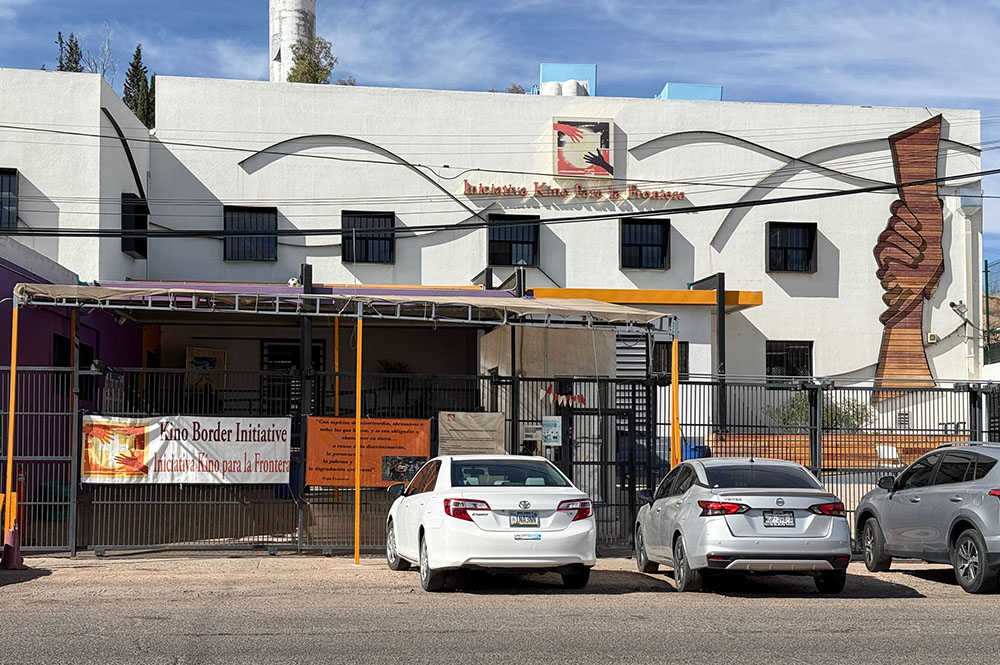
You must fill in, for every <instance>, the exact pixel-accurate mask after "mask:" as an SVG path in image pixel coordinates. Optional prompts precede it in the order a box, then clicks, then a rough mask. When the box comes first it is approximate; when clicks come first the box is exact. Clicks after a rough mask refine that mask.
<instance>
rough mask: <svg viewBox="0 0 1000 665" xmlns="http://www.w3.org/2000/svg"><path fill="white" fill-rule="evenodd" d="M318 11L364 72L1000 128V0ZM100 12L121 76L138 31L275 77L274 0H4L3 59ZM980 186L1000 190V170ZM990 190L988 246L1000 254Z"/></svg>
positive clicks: (178, 51) (992, 157) (518, 3)
mask: <svg viewBox="0 0 1000 665" xmlns="http://www.w3.org/2000/svg"><path fill="white" fill-rule="evenodd" d="M317 13H318V32H319V33H320V34H321V35H322V36H324V37H326V38H327V39H329V40H330V41H331V42H332V44H333V52H334V54H335V55H337V56H338V57H339V58H340V64H339V65H338V67H337V70H336V72H335V76H341V77H343V76H348V75H353V76H354V77H355V78H356V79H357V81H358V83H359V84H361V85H392V86H404V87H426V88H443V89H462V90H487V89H489V88H491V87H493V88H500V89H502V88H504V87H506V85H507V84H509V83H511V82H518V83H522V84H524V85H525V86H526V87H527V86H528V85H530V84H531V83H532V82H534V81H537V78H538V63H540V62H588V63H597V65H598V77H599V89H600V93H601V95H612V96H619V95H620V96H637V97H650V96H652V95H654V94H656V93H657V92H658V91H659V90H660V88H661V87H662V86H663V83H665V82H666V81H677V82H692V83H718V84H722V85H723V86H724V99H727V100H732V101H773V102H803V103H810V102H821V103H835V104H871V105H902V106H941V107H952V108H977V109H980V110H981V111H982V115H983V133H982V140H983V141H984V142H988V141H997V140H1000V86H998V84H997V80H996V75H995V74H994V67H995V64H994V63H995V62H997V60H998V58H997V55H998V54H1000V47H998V45H997V43H998V40H997V35H998V34H1000V1H992V0H990V1H987V0H975V1H966V2H941V1H940V0H939V1H938V2H924V1H922V0H908V1H897V0H877V1H875V2H870V1H869V2H860V1H854V0H845V1H842V2H823V1H819V0H817V1H802V2H777V1H763V0H746V1H742V2H737V1H733V2H722V1H718V2H713V1H711V0H701V1H689V2H684V1H674V2H666V1H663V2H632V1H628V0H621V1H613V0H575V2H572V3H568V2H548V1H543V0H509V1H504V0H500V1H499V2H476V1H474V0H464V1H461V2H448V1H444V0H416V1H414V0H371V1H367V2H364V1H362V2H358V1H354V2H345V1H344V0H318V2H317ZM104 23H107V24H108V25H109V26H110V27H111V30H112V33H113V45H114V48H115V51H116V54H117V56H118V62H119V71H120V73H119V74H118V77H117V80H116V81H115V84H116V88H118V89H119V90H120V88H121V80H122V76H123V73H124V70H125V68H126V67H127V66H128V62H129V59H130V57H131V53H132V50H133V49H134V48H135V45H136V43H142V45H143V50H144V52H145V62H146V65H147V66H148V68H149V69H150V71H152V72H157V73H160V74H172V75H187V76H213V77H224V78H249V79H265V78H267V44H268V35H267V1H266V0H200V1H194V0H172V1H170V2H163V1H161V0H140V1H138V2H137V1H135V0H133V1H132V2H124V1H120V0H85V1H84V0H80V1H77V0H72V1H70V0H62V1H59V0H47V1H46V2H42V1H41V0H0V66H2V67H26V68H38V67H40V66H41V65H42V64H45V65H46V67H47V68H50V69H51V68H54V67H55V56H56V49H55V46H54V44H53V41H54V39H55V36H56V31H58V30H62V31H63V33H64V34H68V33H69V32H75V33H76V34H77V35H78V36H80V37H81V38H82V41H83V43H84V48H85V49H89V50H90V51H92V52H93V51H96V50H97V48H98V45H99V42H100V40H101V38H102V37H103V33H104V28H103V24H104ZM0 93H2V91H0ZM998 167H1000V155H997V154H996V151H990V150H988V151H986V152H984V154H983V168H984V169H989V168H998ZM984 190H985V193H986V194H987V195H998V194H1000V176H998V177H993V178H988V179H986V180H985V181H984ZM991 203H992V202H991V201H990V200H986V201H985V204H986V205H985V206H984V208H985V211H986V212H985V220H986V230H987V235H986V238H985V246H986V247H985V252H986V255H987V258H991V259H1000V215H998V214H994V212H993V208H994V207H997V208H998V209H1000V200H998V201H997V205H996V206H993V205H991Z"/></svg>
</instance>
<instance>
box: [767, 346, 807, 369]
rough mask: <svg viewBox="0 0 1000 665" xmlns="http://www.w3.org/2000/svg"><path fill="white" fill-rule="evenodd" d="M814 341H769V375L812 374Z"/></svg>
mask: <svg viewBox="0 0 1000 665" xmlns="http://www.w3.org/2000/svg"><path fill="white" fill-rule="evenodd" d="M812 349H813V343H812V342H785V341H773V340H768V341H767V350H766V351H767V352H766V356H767V375H768V376H812V373H813V369H812Z"/></svg>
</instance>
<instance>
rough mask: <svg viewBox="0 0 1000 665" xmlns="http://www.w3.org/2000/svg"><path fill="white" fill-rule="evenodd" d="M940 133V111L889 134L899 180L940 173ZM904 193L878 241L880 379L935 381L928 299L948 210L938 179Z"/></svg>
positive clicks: (939, 265) (893, 383) (937, 274)
mask: <svg viewBox="0 0 1000 665" xmlns="http://www.w3.org/2000/svg"><path fill="white" fill-rule="evenodd" d="M940 136H941V116H940V115H938V116H935V117H933V118H931V119H930V120H927V121H925V122H922V123H920V124H919V125H916V126H914V127H911V128H910V129H907V130H904V131H902V132H899V133H898V134H894V135H892V136H890V137H889V147H890V149H891V151H892V162H893V166H894V168H895V172H896V182H897V183H898V184H900V185H902V184H903V183H907V182H915V181H920V180H927V179H932V178H936V177H937V165H938V142H939V139H940ZM899 195H900V198H899V199H898V200H897V201H894V202H893V203H892V205H891V206H890V207H889V211H890V213H891V217H889V224H888V226H887V227H886V229H885V230H884V231H883V232H882V233H881V234H880V235H879V237H878V244H876V245H875V261H876V262H877V263H878V270H877V271H876V273H875V274H876V275H877V276H878V278H879V280H880V281H881V283H882V288H883V289H884V290H885V295H883V296H882V301H883V302H884V303H885V304H886V310H885V312H883V313H882V315H881V317H879V320H880V321H881V322H882V325H883V326H884V330H883V332H882V347H881V349H880V350H879V358H878V368H877V369H876V371H875V378H876V385H878V386H880V387H883V386H889V387H899V386H933V385H934V380H933V377H932V375H931V370H930V367H929V366H928V364H927V355H926V353H925V352H924V343H923V337H924V333H923V318H924V301H925V300H928V299H930V297H931V296H932V295H933V294H934V291H935V290H937V286H938V282H939V281H940V279H941V274H942V273H943V272H944V252H943V250H942V247H941V236H942V233H943V232H944V214H943V211H942V205H941V199H940V198H939V197H938V186H937V183H928V184H924V185H915V186H911V187H900V188H899ZM889 396H890V395H888V394H887V395H884V397H889Z"/></svg>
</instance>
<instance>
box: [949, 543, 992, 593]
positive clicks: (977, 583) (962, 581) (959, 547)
mask: <svg viewBox="0 0 1000 665" xmlns="http://www.w3.org/2000/svg"><path fill="white" fill-rule="evenodd" d="M951 563H952V566H954V568H955V579H956V580H957V581H958V583H959V585H961V587H962V588H963V589H965V590H966V591H967V592H968V593H990V592H992V591H995V590H996V588H997V570H996V569H995V568H990V567H989V566H987V564H986V541H984V540H983V536H982V534H981V533H979V531H977V530H976V529H968V530H966V531H963V532H962V533H961V535H959V537H958V539H957V540H956V541H955V544H954V545H953V546H952V548H951Z"/></svg>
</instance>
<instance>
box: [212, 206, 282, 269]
mask: <svg viewBox="0 0 1000 665" xmlns="http://www.w3.org/2000/svg"><path fill="white" fill-rule="evenodd" d="M223 215H224V217H225V229H226V230H227V231H260V232H261V234H260V235H246V236H233V237H227V238H226V251H225V260H226V261H276V260H277V259H278V236H277V235H276V234H275V233H274V232H275V231H277V230H278V209H277V208H245V207H238V206H225V207H224V212H223Z"/></svg>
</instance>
